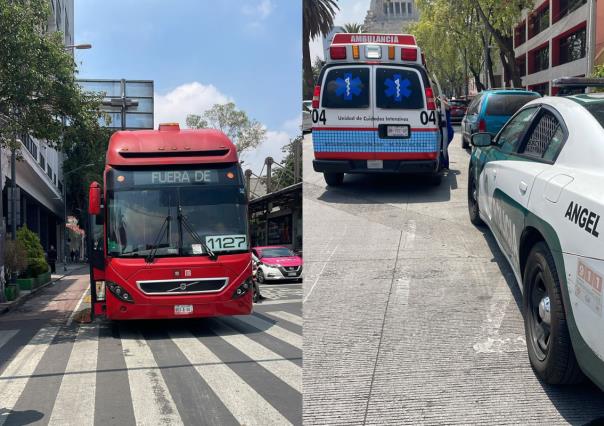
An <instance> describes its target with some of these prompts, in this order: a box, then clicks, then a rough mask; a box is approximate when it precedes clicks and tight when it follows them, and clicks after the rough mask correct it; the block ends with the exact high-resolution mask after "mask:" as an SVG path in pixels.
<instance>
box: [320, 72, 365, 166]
mask: <svg viewBox="0 0 604 426" xmlns="http://www.w3.org/2000/svg"><path fill="white" fill-rule="evenodd" d="M372 78H373V76H372V66H371V65H364V64H341V65H340V64H337V65H333V66H327V67H326V68H325V69H324V70H323V73H322V79H321V88H320V90H321V91H320V99H319V108H316V109H314V110H313V112H312V120H313V128H312V134H313V135H312V137H313V145H314V151H315V158H317V159H332V160H335V159H345V160H371V159H373V151H374V138H375V136H374V132H373V131H372V129H373V128H374V123H373V103H372V97H371V87H373V85H372Z"/></svg>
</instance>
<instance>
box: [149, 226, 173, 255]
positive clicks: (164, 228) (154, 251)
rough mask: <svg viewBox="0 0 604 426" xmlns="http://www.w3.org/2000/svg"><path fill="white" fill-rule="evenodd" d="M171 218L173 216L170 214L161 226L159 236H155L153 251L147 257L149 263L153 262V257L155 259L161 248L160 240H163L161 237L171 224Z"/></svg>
mask: <svg viewBox="0 0 604 426" xmlns="http://www.w3.org/2000/svg"><path fill="white" fill-rule="evenodd" d="M171 220H172V216H170V215H168V216H166V218H165V219H164V222H163V223H162V224H161V228H159V232H158V233H157V237H155V242H154V243H153V246H151V251H150V252H149V254H148V255H147V257H146V258H145V260H146V261H147V263H153V259H155V254H156V253H157V249H158V248H159V242H160V241H161V237H162V235H163V233H164V230H166V229H167V228H168V225H169V224H170V221H171Z"/></svg>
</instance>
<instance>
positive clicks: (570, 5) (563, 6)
mask: <svg viewBox="0 0 604 426" xmlns="http://www.w3.org/2000/svg"><path fill="white" fill-rule="evenodd" d="M585 3H587V0H554V6H555V8H553V10H554V14H553V17H552V20H553V22H558V20H560V19H561V18H564V17H565V16H566V15H568V14H570V13H573V12H574V11H575V10H577V9H578V8H580V7H581V6H583V5H584V4H585Z"/></svg>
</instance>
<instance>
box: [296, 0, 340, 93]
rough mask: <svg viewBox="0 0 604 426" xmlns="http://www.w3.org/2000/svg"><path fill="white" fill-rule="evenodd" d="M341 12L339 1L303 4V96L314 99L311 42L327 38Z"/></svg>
mask: <svg viewBox="0 0 604 426" xmlns="http://www.w3.org/2000/svg"><path fill="white" fill-rule="evenodd" d="M337 10H340V8H339V6H338V3H337V0H303V3H302V70H303V73H302V78H303V85H302V94H303V97H304V99H310V98H312V92H313V85H314V80H313V73H312V62H311V57H310V42H311V40H313V39H315V38H316V37H319V36H321V35H322V36H323V37H325V36H326V35H327V34H329V32H330V31H331V28H332V27H333V18H334V16H335V14H336V11H337Z"/></svg>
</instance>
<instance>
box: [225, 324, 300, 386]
mask: <svg viewBox="0 0 604 426" xmlns="http://www.w3.org/2000/svg"><path fill="white" fill-rule="evenodd" d="M221 326H222V327H225V328H226V329H228V330H229V332H232V333H233V334H228V335H223V334H221V335H220V338H222V339H223V340H225V341H226V342H227V343H229V344H231V345H233V346H234V347H236V348H237V349H238V350H240V351H241V352H243V353H244V354H245V355H246V356H248V357H250V358H251V359H253V360H254V361H256V362H257V363H258V364H260V365H261V366H263V367H264V368H266V369H267V370H268V371H270V372H271V373H273V374H274V375H275V376H277V377H278V378H279V379H281V380H282V381H284V382H285V383H287V384H288V385H289V386H291V387H292V388H294V389H295V390H297V391H298V392H302V368H301V367H299V366H298V365H296V364H294V363H293V362H292V361H289V360H287V359H285V358H283V357H282V356H281V355H279V354H276V353H275V352H273V351H271V350H270V349H267V348H266V347H264V346H262V345H261V344H260V343H258V342H256V341H254V340H252V339H251V338H250V337H248V336H246V335H245V334H241V333H240V332H239V331H237V330H235V329H234V328H232V327H231V326H229V325H227V324H224V323H221Z"/></svg>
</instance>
